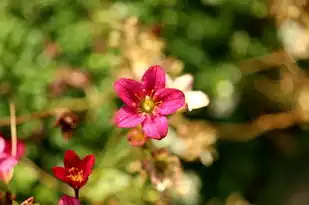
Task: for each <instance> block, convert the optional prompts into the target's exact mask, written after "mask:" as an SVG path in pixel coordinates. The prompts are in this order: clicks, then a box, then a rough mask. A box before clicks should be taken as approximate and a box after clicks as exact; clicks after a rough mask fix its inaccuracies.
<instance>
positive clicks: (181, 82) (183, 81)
mask: <svg viewBox="0 0 309 205" xmlns="http://www.w3.org/2000/svg"><path fill="white" fill-rule="evenodd" d="M193 80H194V78H193V76H192V75H191V74H184V75H182V76H179V77H177V78H176V79H174V80H172V79H171V77H170V76H168V75H166V81H167V87H170V88H177V89H179V90H181V91H182V92H183V93H184V94H185V97H186V104H187V106H188V110H189V111H192V110H194V109H199V108H202V107H205V106H207V105H208V104H209V97H208V96H207V95H206V94H205V93H204V92H202V91H193V90H192V87H193Z"/></svg>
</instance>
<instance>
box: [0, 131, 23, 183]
mask: <svg viewBox="0 0 309 205" xmlns="http://www.w3.org/2000/svg"><path fill="white" fill-rule="evenodd" d="M11 150H12V145H11V141H10V140H5V139H4V138H3V137H1V136H0V180H2V181H4V182H6V183H8V182H9V181H10V180H11V178H12V175H13V169H14V167H15V166H16V165H17V163H18V161H19V160H20V158H21V157H22V156H23V155H24V153H25V145H24V143H23V142H22V141H20V140H18V141H17V152H16V156H15V157H13V156H12V152H11Z"/></svg>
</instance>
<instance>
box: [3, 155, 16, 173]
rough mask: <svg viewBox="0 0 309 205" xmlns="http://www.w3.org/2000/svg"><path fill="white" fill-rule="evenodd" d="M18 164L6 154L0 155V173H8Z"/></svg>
mask: <svg viewBox="0 0 309 205" xmlns="http://www.w3.org/2000/svg"><path fill="white" fill-rule="evenodd" d="M17 163H18V161H17V159H16V158H15V157H12V156H10V155H7V154H1V155H0V171H1V172H3V171H9V170H10V169H12V168H14V167H15V166H16V164H17Z"/></svg>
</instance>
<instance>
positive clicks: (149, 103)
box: [141, 95, 156, 113]
mask: <svg viewBox="0 0 309 205" xmlns="http://www.w3.org/2000/svg"><path fill="white" fill-rule="evenodd" d="M155 105H156V104H155V102H154V101H153V100H152V99H151V98H150V97H149V96H148V95H147V96H146V97H145V99H144V101H143V102H142V105H141V107H142V111H143V112H146V113H152V111H153V109H154V107H155Z"/></svg>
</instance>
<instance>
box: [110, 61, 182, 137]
mask: <svg viewBox="0 0 309 205" xmlns="http://www.w3.org/2000/svg"><path fill="white" fill-rule="evenodd" d="M165 80H166V74H165V72H164V71H163V69H162V68H161V67H160V66H159V65H154V66H151V67H150V68H149V69H148V70H147V71H146V72H145V73H144V75H143V77H142V82H138V81H135V80H132V79H126V78H121V79H119V80H117V81H116V82H115V84H114V88H115V90H116V92H117V94H118V95H119V97H120V98H121V100H122V101H123V102H124V103H125V105H124V106H123V107H122V108H121V109H120V110H119V111H118V112H117V113H116V116H115V123H116V124H117V126H118V127H123V128H131V127H135V126H137V125H139V124H141V125H142V128H143V131H144V133H145V135H146V136H147V137H150V138H154V139H158V140H160V139H162V138H164V137H165V136H166V135H167V130H168V122H167V118H166V115H170V114H172V113H174V112H176V111H177V110H178V109H179V108H181V107H182V106H183V105H184V103H185V96H184V94H183V92H182V91H180V90H178V89H174V88H165Z"/></svg>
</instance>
